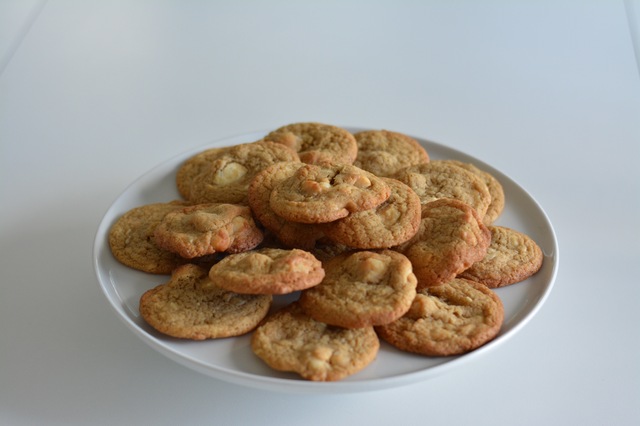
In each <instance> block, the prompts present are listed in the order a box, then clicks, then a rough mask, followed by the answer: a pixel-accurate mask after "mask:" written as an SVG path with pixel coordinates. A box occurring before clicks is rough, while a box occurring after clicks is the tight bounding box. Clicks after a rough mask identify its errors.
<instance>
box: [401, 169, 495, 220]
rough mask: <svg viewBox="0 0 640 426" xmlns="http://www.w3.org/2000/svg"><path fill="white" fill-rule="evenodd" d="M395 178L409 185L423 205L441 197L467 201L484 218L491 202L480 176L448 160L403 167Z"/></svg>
mask: <svg viewBox="0 0 640 426" xmlns="http://www.w3.org/2000/svg"><path fill="white" fill-rule="evenodd" d="M395 178H396V179H398V180H399V181H401V182H403V183H405V184H407V185H409V187H410V188H411V189H413V190H414V191H415V192H416V194H418V196H419V197H420V201H421V202H422V205H423V206H424V205H425V204H427V203H429V202H431V201H435V200H438V199H441V198H453V199H455V200H460V201H462V202H464V203H467V204H468V205H470V206H471V207H473V208H474V209H475V210H476V211H477V212H478V214H479V215H480V217H481V218H484V215H485V214H486V212H487V209H488V208H489V204H490V203H491V194H489V189H488V188H487V185H486V184H485V183H484V181H483V179H482V178H481V177H480V176H477V175H475V174H474V173H472V172H470V171H468V170H465V169H464V168H462V167H460V166H457V165H455V164H453V163H450V162H446V161H442V160H433V161H429V162H428V163H423V164H418V165H417V166H411V167H407V168H405V169H403V170H401V171H400V172H398V174H396V176H395Z"/></svg>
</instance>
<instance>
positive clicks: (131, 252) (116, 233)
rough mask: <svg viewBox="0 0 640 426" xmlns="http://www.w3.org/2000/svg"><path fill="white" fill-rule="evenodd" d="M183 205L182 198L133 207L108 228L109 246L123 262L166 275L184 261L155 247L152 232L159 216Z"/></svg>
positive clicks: (184, 204)
mask: <svg viewBox="0 0 640 426" xmlns="http://www.w3.org/2000/svg"><path fill="white" fill-rule="evenodd" d="M186 205H187V203H186V202H183V201H172V202H168V203H153V204H147V205H144V206H139V207H135V208H133V209H131V210H129V211H127V212H126V213H124V214H123V215H122V216H120V217H119V218H118V219H117V220H116V221H115V222H114V224H113V225H112V226H111V228H110V230H109V248H110V249H111V253H113V256H114V257H115V258H116V259H117V260H118V261H119V262H120V263H122V264H123V265H126V266H128V267H130V268H134V269H137V270H139V271H143V272H148V273H151V274H170V273H171V271H172V270H173V269H174V268H175V267H176V266H178V265H181V264H183V263H184V260H183V259H182V258H181V257H180V256H178V255H177V254H175V253H172V252H170V251H168V250H166V249H163V248H161V247H159V246H158V245H157V244H156V241H155V239H154V236H153V235H154V231H155V229H156V228H157V227H158V225H159V224H160V222H161V221H162V219H163V218H164V217H165V216H166V215H167V214H168V213H171V212H174V211H177V210H181V209H183V208H184V207H185V206H186Z"/></svg>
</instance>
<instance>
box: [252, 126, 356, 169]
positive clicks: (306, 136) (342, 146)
mask: <svg viewBox="0 0 640 426" xmlns="http://www.w3.org/2000/svg"><path fill="white" fill-rule="evenodd" d="M263 140H265V141H272V142H277V143H279V144H282V145H285V146H287V147H289V148H291V149H293V150H294V151H295V152H297V153H298V155H299V156H300V161H302V162H304V163H309V164H317V163H321V162H332V163H341V164H352V163H353V161H354V160H355V159H356V155H357V154H358V146H357V144H356V139H355V138H354V137H353V135H352V134H351V133H350V132H349V131H347V130H345V129H342V128H340V127H336V126H332V125H328V124H322V123H294V124H289V125H286V126H283V127H280V128H279V129H276V130H274V131H272V132H270V133H269V134H268V135H267V136H265V137H264V138H263Z"/></svg>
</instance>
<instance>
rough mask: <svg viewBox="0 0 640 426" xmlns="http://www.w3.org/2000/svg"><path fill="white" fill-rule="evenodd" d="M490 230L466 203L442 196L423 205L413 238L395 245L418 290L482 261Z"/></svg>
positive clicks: (436, 283) (452, 276)
mask: <svg viewBox="0 0 640 426" xmlns="http://www.w3.org/2000/svg"><path fill="white" fill-rule="evenodd" d="M490 242H491V233H490V232H489V230H488V229H487V227H486V226H485V225H484V224H483V223H482V219H481V218H480V217H479V216H478V213H476V211H475V210H474V209H473V208H472V207H469V205H468V204H465V203H463V202H461V201H458V200H453V199H450V198H443V199H440V200H436V201H432V202H430V203H428V204H426V205H425V206H424V207H423V210H422V221H421V222H420V228H419V229H418V233H417V234H416V236H415V237H414V238H412V239H411V240H410V241H409V242H407V243H405V244H404V245H402V246H400V247H398V249H399V250H400V251H401V252H403V253H404V254H405V255H406V256H407V257H408V258H409V260H410V261H411V264H412V265H413V272H414V273H415V275H416V277H417V278H418V289H420V288H423V287H428V286H435V285H440V284H444V283H446V282H449V281H451V280H452V279H453V278H455V276H456V275H458V274H459V273H461V272H462V271H464V270H466V269H467V268H469V267H470V266H471V265H472V264H473V263H475V262H477V261H479V260H481V259H482V258H483V257H484V256H485V254H486V253H487V249H488V247H489V244H490Z"/></svg>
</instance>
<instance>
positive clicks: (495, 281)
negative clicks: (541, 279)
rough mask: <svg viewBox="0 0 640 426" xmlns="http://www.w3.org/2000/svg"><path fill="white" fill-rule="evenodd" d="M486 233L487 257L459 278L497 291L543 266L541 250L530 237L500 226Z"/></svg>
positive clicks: (492, 227)
mask: <svg viewBox="0 0 640 426" xmlns="http://www.w3.org/2000/svg"><path fill="white" fill-rule="evenodd" d="M489 231H491V244H490V245H489V249H488V250H487V254H486V255H485V257H484V258H483V259H482V260H480V261H478V262H476V263H474V264H473V265H471V267H470V268H469V269H467V270H466V271H464V272H462V273H461V274H460V276H461V277H463V278H468V279H470V280H474V281H478V282H480V283H482V284H484V285H486V286H487V287H489V288H496V287H503V286H506V285H510V284H515V283H518V282H520V281H524V280H525V279H527V278H529V277H530V276H532V275H533V274H535V273H536V272H538V270H539V269H540V268H541V267H542V262H543V258H544V256H543V254H542V250H541V249H540V247H539V246H538V244H536V242H535V241H533V239H531V237H529V236H528V235H525V234H523V233H521V232H518V231H515V230H513V229H511V228H506V227H503V226H489Z"/></svg>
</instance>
